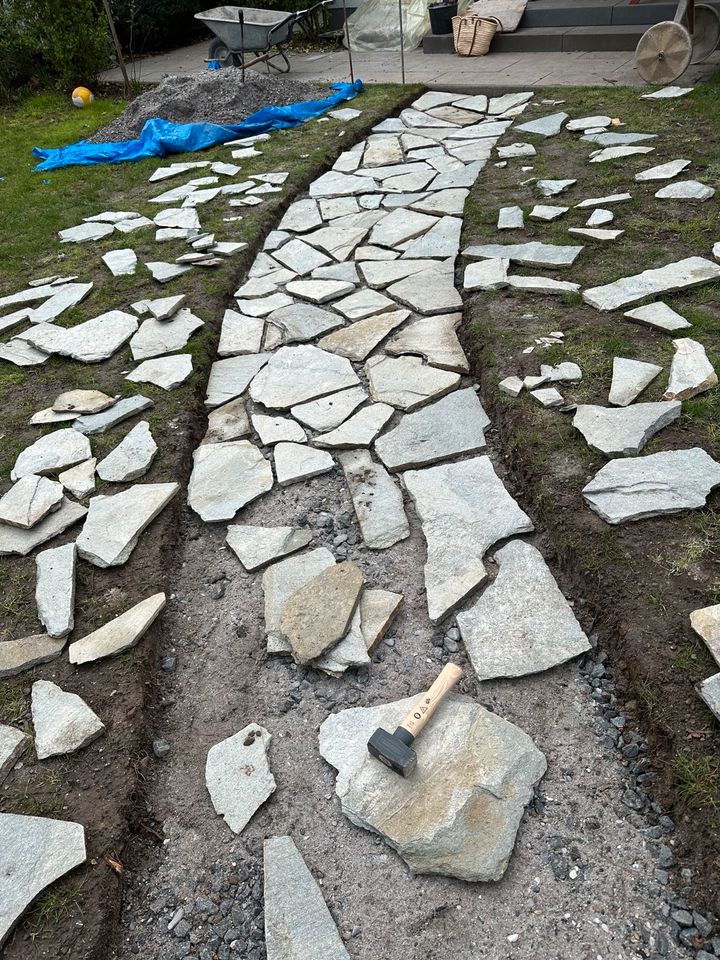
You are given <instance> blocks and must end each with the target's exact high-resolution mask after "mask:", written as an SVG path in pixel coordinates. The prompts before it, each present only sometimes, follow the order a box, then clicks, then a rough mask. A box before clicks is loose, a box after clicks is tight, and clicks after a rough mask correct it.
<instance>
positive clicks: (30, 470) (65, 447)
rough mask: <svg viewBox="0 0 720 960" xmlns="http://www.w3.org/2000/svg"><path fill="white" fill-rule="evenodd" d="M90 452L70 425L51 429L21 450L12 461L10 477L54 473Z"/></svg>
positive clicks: (81, 436)
mask: <svg viewBox="0 0 720 960" xmlns="http://www.w3.org/2000/svg"><path fill="white" fill-rule="evenodd" d="M91 454H92V451H91V450H90V441H89V440H88V439H87V437H85V436H83V435H82V434H81V433H78V432H77V431H76V430H74V429H73V428H72V427H66V428H63V429H61V430H55V431H53V432H52V433H47V434H45V435H44V436H42V437H40V438H39V439H37V440H36V441H35V442H34V443H32V444H30V446H29V447H26V448H25V450H23V452H22V453H21V454H20V455H19V456H18V458H17V460H16V461H15V466H14V467H13V469H12V471H11V473H10V478H11V479H12V480H20V479H21V478H22V477H27V476H30V475H31V474H46V473H55V472H56V471H58V470H63V469H65V468H66V467H72V466H74V465H75V464H76V463H80V462H81V461H82V460H87V459H88V457H90V456H91Z"/></svg>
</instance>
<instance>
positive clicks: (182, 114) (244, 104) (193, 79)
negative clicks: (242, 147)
mask: <svg viewBox="0 0 720 960" xmlns="http://www.w3.org/2000/svg"><path fill="white" fill-rule="evenodd" d="M241 76H242V74H241V72H240V70H236V69H231V68H228V69H226V70H213V71H205V72H203V73H196V74H187V75H183V76H170V77H165V79H164V80H161V81H160V83H159V84H158V85H157V86H156V87H153V88H152V90H148V91H147V92H146V93H142V94H140V96H139V97H136V98H135V99H134V100H133V101H132V103H130V104H128V106H127V108H126V109H125V110H124V111H123V113H121V114H120V116H119V117H116V118H115V120H113V121H112V122H111V123H109V124H108V125H107V126H106V127H103V128H102V130H98V132H97V133H95V134H93V136H92V137H90V138H89V139H90V141H91V142H92V143H107V142H109V141H111V140H134V139H135V138H136V137H137V136H138V135H139V134H140V131H141V130H142V128H143V126H144V125H145V122H146V121H147V120H149V119H150V118H151V117H161V118H162V119H163V120H172V121H174V122H175V123H195V122H199V121H202V120H207V121H211V122H214V123H240V122H241V121H242V120H244V119H245V118H246V117H249V116H250V114H252V113H255V111H256V110H259V109H260V108H261V107H271V106H272V107H282V106H285V105H286V104H289V103H298V102H299V101H302V100H319V99H322V98H324V97H327V96H328V94H329V92H330V91H329V89H328V87H327V85H325V84H318V83H306V82H304V81H302V80H295V79H292V78H291V77H280V76H273V75H264V74H260V73H249V74H246V75H245V83H243V82H242V80H241Z"/></svg>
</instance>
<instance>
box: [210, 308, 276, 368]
mask: <svg viewBox="0 0 720 960" xmlns="http://www.w3.org/2000/svg"><path fill="white" fill-rule="evenodd" d="M264 330H265V321H264V320H263V319H262V317H246V316H243V314H242V313H238V312H237V310H226V311H225V315H224V317H223V322H222V328H221V330H220V343H219V344H218V356H219V357H235V356H239V355H241V354H245V353H259V352H260V348H261V347H262V338H263V333H264Z"/></svg>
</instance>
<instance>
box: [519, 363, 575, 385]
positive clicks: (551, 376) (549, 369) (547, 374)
mask: <svg viewBox="0 0 720 960" xmlns="http://www.w3.org/2000/svg"><path fill="white" fill-rule="evenodd" d="M540 375H541V376H542V377H543V379H544V380H549V381H551V382H552V383H563V382H567V383H579V381H580V380H582V370H581V369H580V367H579V366H578V365H577V364H576V363H572V362H571V361H569V360H566V361H565V362H564V363H559V364H558V365H557V366H556V367H553V366H550V364H547V363H543V364H541V365H540ZM526 385H527V384H526Z"/></svg>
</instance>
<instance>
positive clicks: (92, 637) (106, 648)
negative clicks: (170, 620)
mask: <svg viewBox="0 0 720 960" xmlns="http://www.w3.org/2000/svg"><path fill="white" fill-rule="evenodd" d="M165 603H166V598H165V594H164V593H156V594H153V596H151V597H147V598H146V599H145V600H141V601H140V603H136V604H135V606H133V607H131V608H130V609H129V610H126V611H125V613H121V614H120V616H119V617H115V618H114V619H113V620H110V621H108V623H106V624H104V625H103V626H102V627H99V628H98V629H97V630H93V632H92V633H89V634H87V636H85V637H83V638H82V639H80V640H76V641H75V642H74V643H71V644H70V646H69V648H68V658H69V660H70V663H75V664H80V663H92V662H94V661H95V660H103V659H105V657H114V656H116V655H117V654H119V653H123V652H124V651H125V650H129V649H130V648H131V647H134V646H135V645H136V644H137V643H138V642H139V641H140V640H141V639H142V637H143V636H144V635H145V633H146V632H147V631H148V630H149V629H150V627H151V626H152V624H153V623H154V622H155V620H156V619H157V617H158V616H159V615H160V613H161V612H162V610H163V609H164V607H165Z"/></svg>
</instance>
